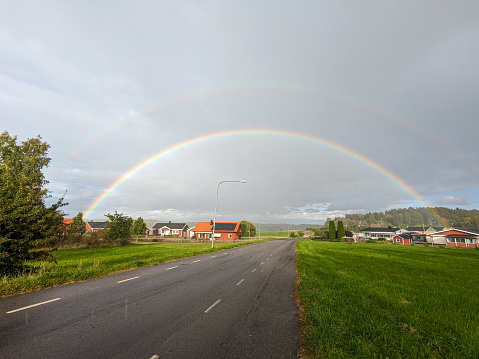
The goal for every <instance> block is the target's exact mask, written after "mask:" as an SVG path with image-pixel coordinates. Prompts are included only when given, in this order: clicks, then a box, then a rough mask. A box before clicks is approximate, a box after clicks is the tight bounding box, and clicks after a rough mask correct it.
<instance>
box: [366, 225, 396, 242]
mask: <svg viewBox="0 0 479 359" xmlns="http://www.w3.org/2000/svg"><path fill="white" fill-rule="evenodd" d="M360 232H361V234H362V236H363V238H365V239H369V238H373V239H378V238H385V239H387V240H388V241H390V240H392V239H393V237H394V236H395V235H396V234H400V233H404V232H405V230H404V229H400V228H392V227H369V228H364V229H361V231H360Z"/></svg>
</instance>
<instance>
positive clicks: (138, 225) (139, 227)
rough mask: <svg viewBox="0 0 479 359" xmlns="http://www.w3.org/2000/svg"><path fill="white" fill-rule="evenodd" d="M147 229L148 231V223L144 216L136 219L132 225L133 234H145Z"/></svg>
mask: <svg viewBox="0 0 479 359" xmlns="http://www.w3.org/2000/svg"><path fill="white" fill-rule="evenodd" d="M145 231H146V223H145V221H144V220H143V218H141V217H138V218H137V219H135V221H134V222H133V224H132V226H131V234H132V235H133V236H141V235H144V234H145Z"/></svg>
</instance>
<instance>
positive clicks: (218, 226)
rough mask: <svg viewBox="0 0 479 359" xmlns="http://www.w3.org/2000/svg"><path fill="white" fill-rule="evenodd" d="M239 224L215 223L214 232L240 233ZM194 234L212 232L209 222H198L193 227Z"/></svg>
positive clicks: (211, 225)
mask: <svg viewBox="0 0 479 359" xmlns="http://www.w3.org/2000/svg"><path fill="white" fill-rule="evenodd" d="M240 231H241V223H240V222H216V223H215V232H240ZM195 232H213V224H212V223H211V222H198V224H197V225H196V226H195Z"/></svg>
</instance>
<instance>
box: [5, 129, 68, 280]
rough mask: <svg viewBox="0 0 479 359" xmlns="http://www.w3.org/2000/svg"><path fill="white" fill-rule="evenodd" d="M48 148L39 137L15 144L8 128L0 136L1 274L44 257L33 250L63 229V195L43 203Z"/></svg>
mask: <svg viewBox="0 0 479 359" xmlns="http://www.w3.org/2000/svg"><path fill="white" fill-rule="evenodd" d="M49 148H50V145H48V144H47V143H46V142H43V141H42V139H41V137H40V136H37V137H36V138H30V139H28V140H26V141H23V142H21V143H17V137H16V136H13V137H12V136H10V135H9V133H8V132H7V131H5V132H3V133H2V134H1V135H0V275H18V274H19V273H21V272H22V271H24V270H25V269H27V267H26V266H25V262H26V261H28V260H33V259H37V260H42V259H47V258H48V257H49V256H48V253H47V252H45V251H35V252H32V249H34V248H38V247H40V246H50V245H56V244H57V243H58V240H59V236H60V233H62V232H63V223H62V219H63V212H62V211H61V210H60V208H61V207H63V206H65V205H66V203H63V198H60V199H59V200H58V201H57V202H56V203H54V204H53V205H51V206H47V205H46V204H45V201H46V199H47V198H49V197H51V196H50V195H49V192H48V190H47V189H46V188H45V186H46V185H47V184H48V181H47V180H46V179H45V177H44V174H43V172H42V171H43V169H44V168H45V167H48V165H49V163H50V160H51V159H50V158H49V157H48V156H47V154H48V149H49ZM51 258H53V257H51V256H50V259H51ZM28 269H30V270H34V268H33V267H32V266H29V267H28Z"/></svg>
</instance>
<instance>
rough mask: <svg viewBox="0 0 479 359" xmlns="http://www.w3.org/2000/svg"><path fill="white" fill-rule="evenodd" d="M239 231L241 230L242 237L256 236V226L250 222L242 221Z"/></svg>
mask: <svg viewBox="0 0 479 359" xmlns="http://www.w3.org/2000/svg"><path fill="white" fill-rule="evenodd" d="M241 229H242V230H243V236H248V237H255V236H256V226H255V225H254V224H253V223H252V222H250V221H246V220H242V221H241Z"/></svg>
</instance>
